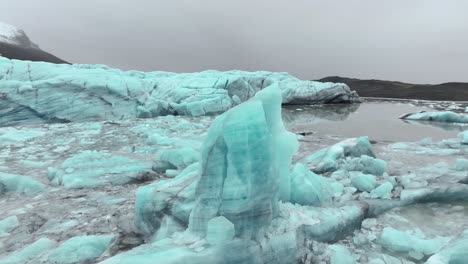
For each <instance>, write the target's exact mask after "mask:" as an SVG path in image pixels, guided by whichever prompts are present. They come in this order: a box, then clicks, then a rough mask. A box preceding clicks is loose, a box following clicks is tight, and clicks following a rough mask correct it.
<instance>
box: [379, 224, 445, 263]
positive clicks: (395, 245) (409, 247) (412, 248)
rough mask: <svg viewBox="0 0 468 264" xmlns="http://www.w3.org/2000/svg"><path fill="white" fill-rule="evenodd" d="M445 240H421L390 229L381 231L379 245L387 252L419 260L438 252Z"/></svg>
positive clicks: (406, 233)
mask: <svg viewBox="0 0 468 264" xmlns="http://www.w3.org/2000/svg"><path fill="white" fill-rule="evenodd" d="M447 241H448V239H447V238H434V239H422V238H419V237H417V236H415V235H411V234H409V233H408V232H403V231H399V230H396V229H393V228H391V227H386V228H384V229H383V231H382V234H381V235H380V239H379V241H378V242H379V243H380V244H381V245H382V246H383V247H384V248H386V249H387V250H389V251H392V252H395V253H399V254H406V255H409V254H411V256H413V258H415V259H417V260H420V259H422V258H423V257H424V256H430V255H432V254H434V253H436V252H438V251H439V250H440V249H441V248H442V247H443V246H444V244H445V243H447Z"/></svg>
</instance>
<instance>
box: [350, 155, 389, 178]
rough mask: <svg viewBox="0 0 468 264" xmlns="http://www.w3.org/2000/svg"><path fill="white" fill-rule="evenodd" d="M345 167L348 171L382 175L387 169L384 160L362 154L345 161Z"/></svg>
mask: <svg viewBox="0 0 468 264" xmlns="http://www.w3.org/2000/svg"><path fill="white" fill-rule="evenodd" d="M346 169H347V170H348V171H361V172H363V173H366V174H372V175H376V176H382V175H383V174H384V172H385V171H386V170H387V163H386V162H385V161H384V160H381V159H376V158H373V157H369V156H367V155H363V156H361V157H359V158H352V159H350V160H349V161H347V163H346Z"/></svg>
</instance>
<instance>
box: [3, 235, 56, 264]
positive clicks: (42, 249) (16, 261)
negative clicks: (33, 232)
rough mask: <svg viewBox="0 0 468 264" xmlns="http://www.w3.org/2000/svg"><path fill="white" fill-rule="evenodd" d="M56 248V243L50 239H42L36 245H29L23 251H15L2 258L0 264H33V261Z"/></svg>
mask: <svg viewBox="0 0 468 264" xmlns="http://www.w3.org/2000/svg"><path fill="white" fill-rule="evenodd" d="M54 247H55V241H52V240H50V239H48V238H45V237H43V238H40V239H38V240H36V241H35V242H34V243H32V244H30V245H27V246H26V247H24V248H23V249H21V250H18V251H15V252H13V253H11V254H9V255H8V256H6V257H4V258H0V264H26V263H32V262H30V261H32V260H33V259H36V260H37V259H38V257H39V256H40V255H42V254H44V253H46V252H47V251H49V250H51V249H52V248H54Z"/></svg>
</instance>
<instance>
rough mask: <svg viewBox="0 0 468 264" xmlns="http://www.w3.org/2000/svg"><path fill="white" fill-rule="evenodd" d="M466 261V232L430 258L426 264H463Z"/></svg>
mask: <svg viewBox="0 0 468 264" xmlns="http://www.w3.org/2000/svg"><path fill="white" fill-rule="evenodd" d="M467 259H468V230H465V231H464V232H462V234H461V235H460V237H458V238H456V239H454V240H453V241H451V242H450V243H449V244H448V245H447V246H446V247H444V248H443V249H442V250H441V251H439V252H438V253H437V254H434V255H433V256H432V257H430V258H429V259H428V260H427V262H426V264H445V263H449V264H464V263H466V260H467Z"/></svg>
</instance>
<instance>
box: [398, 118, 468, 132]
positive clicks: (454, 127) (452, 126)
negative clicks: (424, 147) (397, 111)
mask: <svg viewBox="0 0 468 264" xmlns="http://www.w3.org/2000/svg"><path fill="white" fill-rule="evenodd" d="M401 121H403V122H405V123H408V124H413V125H427V126H434V127H438V128H441V129H443V130H447V131H458V132H462V131H465V130H468V124H456V123H446V122H430V121H418V120H405V119H401Z"/></svg>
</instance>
